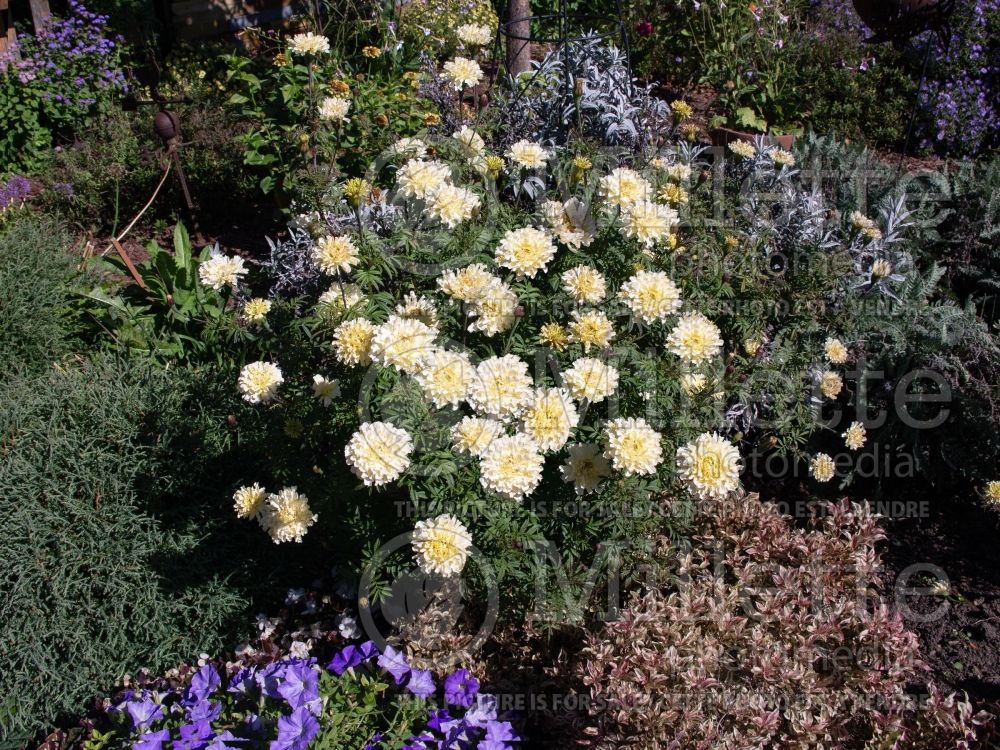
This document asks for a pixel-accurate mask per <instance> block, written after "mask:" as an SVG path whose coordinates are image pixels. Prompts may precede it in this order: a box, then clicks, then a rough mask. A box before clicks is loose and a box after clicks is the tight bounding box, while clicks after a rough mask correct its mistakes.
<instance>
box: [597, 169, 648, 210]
mask: <svg viewBox="0 0 1000 750" xmlns="http://www.w3.org/2000/svg"><path fill="white" fill-rule="evenodd" d="M600 193H601V197H602V198H603V199H604V201H605V202H606V203H607V204H608V205H610V206H615V207H618V208H623V209H624V208H626V207H628V206H631V205H632V204H633V203H637V202H638V201H648V200H649V199H650V198H651V197H652V195H653V186H652V185H651V184H649V181H648V180H646V179H645V178H644V177H643V176H642V175H640V174H639V173H638V172H636V171H635V170H634V169H629V168H628V167H618V168H617V169H614V170H612V171H611V173H610V174H607V175H605V176H604V177H602V178H601V185H600Z"/></svg>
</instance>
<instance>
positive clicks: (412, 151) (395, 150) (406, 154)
mask: <svg viewBox="0 0 1000 750" xmlns="http://www.w3.org/2000/svg"><path fill="white" fill-rule="evenodd" d="M389 152H390V153H391V154H392V155H393V156H402V157H403V158H406V159H412V160H414V161H416V162H417V163H420V162H419V160H420V159H423V158H424V157H425V156H427V144H426V143H424V141H423V140H421V139H420V138H400V139H399V140H398V141H396V142H395V143H394V144H392V147H391V148H390V149H389Z"/></svg>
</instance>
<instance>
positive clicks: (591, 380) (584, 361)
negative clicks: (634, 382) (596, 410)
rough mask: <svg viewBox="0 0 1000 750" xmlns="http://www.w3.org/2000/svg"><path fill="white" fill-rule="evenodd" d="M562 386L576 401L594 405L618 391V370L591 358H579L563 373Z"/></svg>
mask: <svg viewBox="0 0 1000 750" xmlns="http://www.w3.org/2000/svg"><path fill="white" fill-rule="evenodd" d="M563 384H564V385H565V386H566V388H567V389H568V390H569V393H570V395H571V396H572V397H573V398H575V399H576V400H577V401H589V402H590V403H592V404H596V403H598V402H600V401H603V400H604V399H606V398H607V397H608V396H610V395H611V394H612V393H614V392H615V391H616V390H618V370H616V369H615V368H614V367H612V366H611V365H606V364H604V363H603V362H601V360H599V359H594V358H593V357H581V358H580V359H578V360H576V361H575V362H574V363H573V366H572V367H570V368H569V369H568V370H566V372H564V373H563Z"/></svg>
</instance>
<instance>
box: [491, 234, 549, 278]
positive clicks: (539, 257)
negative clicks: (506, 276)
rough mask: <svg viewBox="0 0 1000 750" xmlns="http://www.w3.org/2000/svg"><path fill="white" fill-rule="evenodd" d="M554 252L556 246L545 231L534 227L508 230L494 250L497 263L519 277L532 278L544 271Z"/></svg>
mask: <svg viewBox="0 0 1000 750" xmlns="http://www.w3.org/2000/svg"><path fill="white" fill-rule="evenodd" d="M555 254H556V246H555V245H554V244H552V238H551V237H550V236H549V235H548V233H547V232H545V231H543V230H541V229H536V228H535V227H522V228H521V229H512V230H508V231H507V233H506V234H504V236H503V240H501V241H500V246H499V247H497V250H496V259H497V264H498V265H500V266H502V267H503V268H509V269H511V270H512V271H514V272H515V273H516V274H517V275H518V276H519V277H521V276H527V277H528V278H529V279H530V278H534V277H535V274H536V273H538V272H539V271H544V270H545V268H546V266H548V263H549V261H550V260H552V258H553V257H554V256H555Z"/></svg>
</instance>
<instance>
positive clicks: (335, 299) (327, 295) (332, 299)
mask: <svg viewBox="0 0 1000 750" xmlns="http://www.w3.org/2000/svg"><path fill="white" fill-rule="evenodd" d="M365 299H366V298H365V293H364V292H363V291H362V290H361V287H360V286H358V285H357V284H343V283H338V284H334V285H333V286H331V287H330V288H329V289H327V290H326V291H325V292H323V293H322V294H321V295H319V304H320V305H324V306H327V307H331V308H333V309H334V310H336V311H338V312H343V311H344V310H350V309H352V308H353V307H354V306H355V305H360V304H361V303H363V302H364V301H365Z"/></svg>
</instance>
